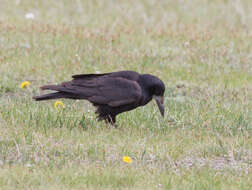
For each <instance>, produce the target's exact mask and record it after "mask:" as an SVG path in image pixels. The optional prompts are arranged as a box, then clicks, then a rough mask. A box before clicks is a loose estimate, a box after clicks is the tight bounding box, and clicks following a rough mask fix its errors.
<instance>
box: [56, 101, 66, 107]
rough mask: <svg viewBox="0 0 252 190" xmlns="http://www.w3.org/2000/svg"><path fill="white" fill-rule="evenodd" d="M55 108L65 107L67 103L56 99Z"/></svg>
mask: <svg viewBox="0 0 252 190" xmlns="http://www.w3.org/2000/svg"><path fill="white" fill-rule="evenodd" d="M54 107H55V109H59V108H63V109H64V108H65V105H64V103H63V102H62V101H56V102H55V104H54Z"/></svg>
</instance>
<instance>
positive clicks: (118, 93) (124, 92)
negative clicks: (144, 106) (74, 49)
mask: <svg viewBox="0 0 252 190" xmlns="http://www.w3.org/2000/svg"><path fill="white" fill-rule="evenodd" d="M42 89H43V90H47V89H48V90H55V91H58V92H62V93H66V95H67V98H71V96H72V98H75V99H76V98H77V99H87V100H89V101H90V102H92V103H93V104H94V105H101V104H102V105H109V106H111V107H118V106H122V105H127V104H131V103H138V102H139V101H140V99H141V97H142V90H141V87H140V86H139V84H138V83H137V82H136V81H131V80H128V79H125V78H121V77H110V76H100V77H94V78H92V79H88V80H87V79H86V78H85V77H84V78H82V79H81V78H78V79H74V80H72V81H70V82H65V83H62V84H60V85H48V86H43V87H42Z"/></svg>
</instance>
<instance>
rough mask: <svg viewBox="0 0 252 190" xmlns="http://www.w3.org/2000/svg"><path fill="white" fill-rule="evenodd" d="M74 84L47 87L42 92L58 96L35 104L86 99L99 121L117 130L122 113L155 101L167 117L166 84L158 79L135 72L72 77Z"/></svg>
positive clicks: (39, 99) (71, 82)
mask: <svg viewBox="0 0 252 190" xmlns="http://www.w3.org/2000/svg"><path fill="white" fill-rule="evenodd" d="M72 78H73V79H72V81H69V82H63V83H61V84H59V85H45V86H42V87H41V89H42V90H53V91H56V92H53V93H50V94H44V95H41V96H35V97H33V98H34V99H35V100H36V101H41V100H50V99H58V98H68V99H85V100H88V101H89V102H91V103H92V104H93V105H94V106H95V107H96V108H97V109H96V112H95V113H96V114H97V115H98V120H105V121H106V122H107V123H110V124H112V125H114V126H116V125H115V123H116V116H117V115H118V114H120V113H122V112H126V111H130V110H133V109H135V108H137V107H139V106H144V105H146V104H147V103H148V102H150V101H151V100H152V98H154V99H155V100H156V103H157V105H158V108H159V111H160V113H161V115H162V116H163V117H164V92H165V85H164V83H163V82H162V81H161V80H160V79H159V78H158V77H156V76H153V75H150V74H139V73H137V72H135V71H118V72H111V73H103V74H80V75H73V76H72Z"/></svg>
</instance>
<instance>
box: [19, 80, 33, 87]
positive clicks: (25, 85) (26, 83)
mask: <svg viewBox="0 0 252 190" xmlns="http://www.w3.org/2000/svg"><path fill="white" fill-rule="evenodd" d="M30 84H31V83H30V82H29V81H24V82H22V83H21V85H20V88H26V87H27V86H29V85H30Z"/></svg>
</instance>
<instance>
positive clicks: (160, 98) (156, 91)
mask: <svg viewBox="0 0 252 190" xmlns="http://www.w3.org/2000/svg"><path fill="white" fill-rule="evenodd" d="M145 79H147V80H146V81H147V82H148V91H149V93H150V95H151V96H152V98H154V99H155V101H156V103H157V105H158V109H159V111H160V113H161V115H162V116H163V117H164V111H165V109H164V92H165V85H164V83H163V81H161V80H160V79H159V78H158V77H155V76H153V75H149V74H148V75H145Z"/></svg>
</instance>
